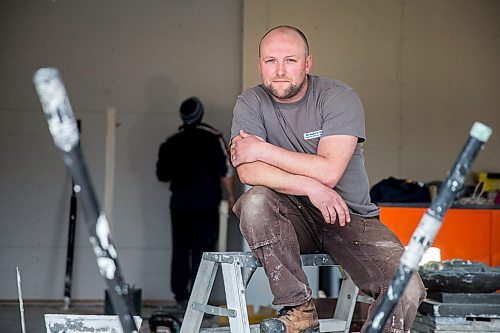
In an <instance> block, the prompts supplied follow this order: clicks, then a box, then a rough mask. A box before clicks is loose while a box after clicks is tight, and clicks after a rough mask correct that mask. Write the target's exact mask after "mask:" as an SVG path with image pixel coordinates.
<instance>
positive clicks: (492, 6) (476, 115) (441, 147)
mask: <svg viewBox="0 0 500 333" xmlns="http://www.w3.org/2000/svg"><path fill="white" fill-rule="evenodd" d="M244 15H245V20H244V22H245V25H244V36H243V40H244V44H243V50H244V52H243V58H244V61H243V86H244V88H248V87H250V86H253V85H255V84H257V83H260V75H259V72H258V69H257V55H258V53H257V48H258V43H259V40H260V38H261V37H262V35H263V34H264V33H265V32H266V31H268V30H269V29H270V28H272V27H274V26H277V25H281V24H288V25H295V26H297V27H298V28H300V29H302V30H303V31H304V33H305V34H306V36H307V37H308V39H309V42H310V49H311V54H312V57H313V67H312V72H313V74H317V75H322V76H326V77H332V78H336V79H339V80H341V81H344V82H346V83H347V84H349V85H351V86H352V87H353V88H354V89H355V90H356V91H357V92H358V94H359V95H360V98H361V100H362V102H363V105H364V108H365V114H366V134H367V141H366V143H365V144H364V149H365V160H366V166H367V170H368V175H369V178H370V182H371V184H372V185H373V184H374V183H376V182H378V181H379V180H381V179H382V178H385V177H388V176H394V177H402V178H413V179H416V180H420V181H424V182H428V181H433V180H441V179H444V178H445V176H446V172H447V171H448V170H449V169H450V168H451V167H452V163H453V162H454V161H455V159H456V157H457V155H458V153H459V151H460V149H461V148H462V146H463V144H464V143H465V140H466V139H467V136H468V131H469V130H470V128H471V126H472V124H473V122H474V121H481V122H484V123H485V124H487V125H489V126H490V127H492V128H493V130H494V133H493V135H492V137H491V138H490V140H489V142H488V144H487V145H486V148H485V149H484V151H482V152H481V154H480V155H479V156H478V159H477V161H476V162H475V164H474V166H473V171H492V172H494V171H496V172H498V171H500V154H498V147H499V146H500V134H499V132H500V108H499V105H500V94H499V93H498V92H499V91H500V79H499V78H500V66H499V59H500V1H496V0H484V1H474V0H441V1H421V0H386V1H356V0H355V1H352V0H335V1H329V0H319V1H307V0H255V1H253V0H246V1H244Z"/></svg>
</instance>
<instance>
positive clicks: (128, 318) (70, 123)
mask: <svg viewBox="0 0 500 333" xmlns="http://www.w3.org/2000/svg"><path fill="white" fill-rule="evenodd" d="M33 82H34V84H35V88H36V91H37V93H38V96H39V98H40V102H41V104H42V108H43V111H44V114H45V116H46V118H47V122H48V125H49V130H50V133H51V134H52V137H53V139H54V143H55V144H56V146H57V147H58V148H59V149H61V151H62V153H63V160H64V163H65V164H66V166H67V167H68V169H69V171H70V173H71V175H72V176H73V179H74V182H75V185H74V189H75V192H76V195H77V198H78V199H79V200H80V202H81V205H82V207H83V213H84V215H85V217H86V220H87V226H88V231H89V234H90V243H91V245H92V248H93V250H94V253H95V255H96V258H97V266H98V267H99V271H100V273H101V275H102V276H103V278H104V279H105V281H106V284H107V287H108V289H109V291H110V298H111V304H112V305H113V309H114V310H115V312H116V313H117V314H118V316H119V318H120V322H121V325H122V328H123V332H125V333H132V332H137V327H136V325H135V322H134V321H133V318H132V311H131V310H130V309H131V307H130V304H129V300H128V294H129V290H128V287H127V284H126V283H125V281H124V279H123V277H122V274H121V272H120V266H119V264H118V255H117V252H116V250H115V247H114V246H113V243H112V241H111V237H110V232H109V224H108V221H107V219H106V216H105V215H104V213H102V212H101V210H100V208H99V204H98V202H97V198H96V195H95V192H94V189H93V186H92V183H91V181H90V176H89V173H88V169H87V166H86V163H85V159H84V157H83V153H82V150H81V147H80V144H79V143H80V135H79V133H78V127H77V123H76V121H75V117H74V115H73V111H72V109H71V105H70V103H69V99H68V96H67V94H66V89H65V88H64V84H63V82H62V80H61V78H60V76H59V71H58V70H57V69H55V68H41V69H39V70H38V71H36V73H35V75H34V76H33Z"/></svg>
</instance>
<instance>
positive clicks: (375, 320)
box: [373, 312, 384, 328]
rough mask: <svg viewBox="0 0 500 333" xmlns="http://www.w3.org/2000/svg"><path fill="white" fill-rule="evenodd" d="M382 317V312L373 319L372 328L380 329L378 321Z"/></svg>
mask: <svg viewBox="0 0 500 333" xmlns="http://www.w3.org/2000/svg"><path fill="white" fill-rule="evenodd" d="M383 317H384V312H380V313H379V314H378V315H376V316H375V318H373V327H375V328H380V321H381V320H382V318H383Z"/></svg>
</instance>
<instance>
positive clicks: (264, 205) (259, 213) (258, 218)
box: [235, 186, 279, 245]
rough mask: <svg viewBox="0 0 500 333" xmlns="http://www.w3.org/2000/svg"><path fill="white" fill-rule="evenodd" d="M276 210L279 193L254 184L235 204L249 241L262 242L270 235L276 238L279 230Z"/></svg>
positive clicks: (241, 225)
mask: <svg viewBox="0 0 500 333" xmlns="http://www.w3.org/2000/svg"><path fill="white" fill-rule="evenodd" d="M276 212H277V193H276V192H274V191H273V190H271V189H269V188H267V187H264V186H254V187H253V188H252V189H250V190H249V191H248V192H246V193H245V194H244V195H243V196H242V197H241V198H240V200H238V202H237V203H236V205H235V213H236V215H238V216H239V218H240V229H241V232H242V233H243V235H244V236H245V238H246V239H247V241H249V243H250V241H253V242H256V243H259V242H262V241H264V240H265V239H269V236H274V238H276V236H277V235H276V233H277V232H279V231H278V230H279V226H278V225H277V223H276V222H277V221H276ZM274 229H277V230H274ZM271 238H272V237H271ZM250 245H252V244H250Z"/></svg>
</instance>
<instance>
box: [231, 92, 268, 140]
mask: <svg viewBox="0 0 500 333" xmlns="http://www.w3.org/2000/svg"><path fill="white" fill-rule="evenodd" d="M260 109H261V108H260V102H259V100H258V98H257V96H254V95H251V94H246V95H240V96H238V99H237V100H236V104H235V105H234V109H233V122H232V125H231V140H232V139H233V138H234V137H235V136H237V135H238V134H240V130H243V131H245V132H247V133H248V134H251V135H256V136H258V137H260V138H262V139H264V140H266V139H267V134H266V129H265V127H264V121H263V117H262V113H261V110H260Z"/></svg>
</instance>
